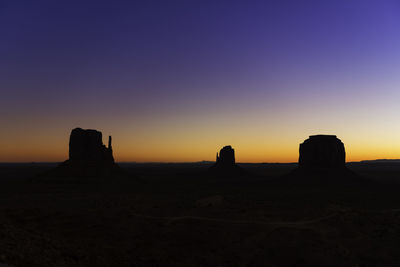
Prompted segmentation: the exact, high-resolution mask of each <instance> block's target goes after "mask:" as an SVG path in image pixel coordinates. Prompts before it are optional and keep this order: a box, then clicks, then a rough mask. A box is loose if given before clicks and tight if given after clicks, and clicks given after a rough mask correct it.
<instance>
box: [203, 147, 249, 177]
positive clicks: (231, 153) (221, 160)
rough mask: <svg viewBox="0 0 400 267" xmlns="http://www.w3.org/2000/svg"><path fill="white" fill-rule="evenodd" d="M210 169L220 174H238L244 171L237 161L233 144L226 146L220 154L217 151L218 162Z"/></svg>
mask: <svg viewBox="0 0 400 267" xmlns="http://www.w3.org/2000/svg"><path fill="white" fill-rule="evenodd" d="M210 170H211V171H213V172H217V173H218V174H228V175H236V174H240V173H242V169H241V168H240V167H239V166H237V165H236V163H235V150H234V149H233V148H232V147H231V146H224V147H223V148H222V149H221V150H220V151H219V154H218V153H217V158H216V162H215V164H214V165H213V166H211V167H210Z"/></svg>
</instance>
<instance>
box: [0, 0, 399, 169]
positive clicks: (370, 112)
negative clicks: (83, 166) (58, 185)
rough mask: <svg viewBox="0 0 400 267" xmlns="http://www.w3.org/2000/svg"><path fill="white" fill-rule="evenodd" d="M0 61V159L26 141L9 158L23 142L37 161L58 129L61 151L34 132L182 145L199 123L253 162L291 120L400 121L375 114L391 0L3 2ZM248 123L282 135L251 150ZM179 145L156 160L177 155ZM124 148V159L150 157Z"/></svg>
mask: <svg viewBox="0 0 400 267" xmlns="http://www.w3.org/2000/svg"><path fill="white" fill-rule="evenodd" d="M0 59H1V60H0V90H1V98H0V112H1V114H2V115H1V123H2V125H3V127H4V129H5V131H3V133H1V135H3V139H4V138H5V139H7V140H8V141H7V143H6V142H5V141H3V143H1V144H2V145H4V146H5V147H6V150H3V151H4V152H3V154H1V153H2V152H0V160H3V161H5V160H17V159H21V160H28V158H27V156H23V150H21V149H19V150H18V151H20V152H18V153H20V154H18V155H14V156H9V155H10V153H11V151H15V150H17V149H15V147H16V146H17V145H20V144H21V142H22V143H23V142H27V143H26V144H25V146H27V147H29V149H30V150H29V151H31V152H29V153H27V155H28V154H29V157H30V158H32V160H41V159H47V158H49V159H50V158H52V157H53V156H54V157H55V158H57V159H58V158H59V157H60V156H59V155H60V153H64V152H63V151H64V150H65V148H64V146H63V145H64V144H63V143H62V144H61V145H58V146H56V145H55V144H58V143H60V142H59V139H57V138H54V137H53V139H54V143H51V142H50V144H51V145H52V146H53V147H56V150H53V149H51V148H50V147H49V148H48V149H47V150H46V149H44V148H43V149H42V150H40V149H39V150H38V147H39V143H40V142H44V141H46V140H47V139H48V138H49V137H48V136H47V137H46V133H43V132H46V131H47V132H48V135H53V134H54V135H56V134H58V135H60V133H63V135H62V136H60V140H64V139H66V136H67V135H68V133H69V131H70V129H71V128H73V127H76V126H80V127H83V128H99V130H101V129H105V131H109V132H112V133H114V134H115V133H116V134H117V135H120V137H121V140H124V141H123V143H122V144H123V145H124V147H130V148H135V147H137V146H139V145H138V144H139V143H146V141H147V142H151V143H154V142H155V140H156V139H157V140H159V141H157V142H164V143H167V144H171V147H174V148H176V147H178V148H179V147H183V148H184V147H186V146H188V145H190V144H191V142H193V140H196V138H198V133H199V132H201V131H204V135H206V136H209V138H208V139H207V140H208V141H210V145H209V147H207V148H208V149H209V150H211V151H210V152H212V153H210V155H213V154H214V152H215V151H214V150H215V149H214V148H215V147H216V146H217V147H218V146H219V145H223V144H224V142H237V143H241V144H242V145H243V146H244V149H246V147H248V150H249V152H248V154H249V156H245V157H243V159H244V160H248V161H254V160H256V159H257V160H259V161H262V160H263V159H271V160H272V159H274V157H273V155H272V152H271V153H270V154H268V153H269V152H268V146H274V145H276V144H278V145H279V144H281V145H283V144H285V143H287V142H286V141H285V140H284V139H282V140H280V139H279V138H277V137H278V136H281V134H279V133H284V132H288V131H290V132H294V133H295V134H296V136H297V137H296V138H298V139H299V140H301V139H304V138H305V137H307V135H308V134H313V133H314V132H316V131H318V132H320V131H334V133H339V134H342V136H343V135H344V136H345V138H348V140H351V141H354V140H355V139H356V138H355V137H354V133H355V131H356V130H358V129H368V128H377V129H378V128H379V129H381V128H382V127H387V128H385V132H391V133H395V132H396V131H397V130H398V128H391V127H393V126H390V125H392V124H390V123H387V125H386V124H385V125H382V120H381V119H379V118H382V117H384V118H387V120H388V121H390V120H394V118H396V117H397V118H398V116H399V115H400V112H399V109H398V107H397V106H396V103H397V102H398V100H399V99H400V93H399V92H400V88H399V85H400V83H399V80H400V79H399V75H398V74H399V71H400V2H399V1H385V0H381V1H379V0H376V1H370V0H364V1H361V0H360V1H352V0H346V1H345V0H338V1H321V0H318V1H295V0H292V1H282V0H279V1H278V0H277V1H204V0H203V1H40V0H38V1H1V2H0ZM351 114H353V116H352V115H351ZM354 114H355V115H354ZM301 121H306V122H309V123H308V124H307V123H306V124H302V123H301ZM328 121H329V122H330V123H327V122H328ZM236 124H237V125H236ZM260 124H264V126H263V127H260ZM270 125H273V128H274V130H273V131H272V132H273V133H271V130H270V129H269V128H268V127H269V126H270ZM290 125H291V126H290ZM288 127H289V128H290V127H293V129H291V128H290V129H289V128H288ZM254 128H255V129H258V131H257V132H258V134H259V138H260V140H261V139H262V138H263V137H262V136H261V134H260V133H259V132H262V131H263V132H264V135H265V138H266V139H271V140H273V139H274V138H277V140H278V142H272V143H271V144H269V143H263V144H262V145H263V146H264V149H265V150H266V152H265V153H264V154H263V152H262V151H259V153H260V156H257V157H253V156H250V154H251V153H250V148H251V147H254V146H255V144H248V143H247V141H245V140H248V139H250V138H251V136H252V134H254V132H253V131H252V129H254ZM39 129H40V130H39ZM232 131H234V132H235V133H236V135H235V136H234V137H233V138H232V139H229V138H225V139H224V137H226V135H227V134H228V135H229V134H232ZM372 131H374V130H372ZM149 132H151V133H154V132H159V133H160V134H159V135H154V136H153V137H152V138H153V139H151V138H150V139H146V138H148V135H149ZM275 132H276V133H275ZM212 133H214V134H215V140H214V139H213V137H212V136H211V135H212ZM128 135H130V136H131V137H132V136H139V137H140V136H142V137H140V138H139V137H138V140H134V138H133V139H131V140H130V139H129V137H128ZM182 135H184V138H182ZM28 136H29V137H28ZM397 136H400V133H397ZM0 137H2V136H0ZM370 137H371V138H378V137H379V138H381V135H380V132H378V133H376V134H375V135H372V136H370ZM390 137H391V136H389V139H390ZM162 138H165V139H164V140H161V139H162ZM185 138H186V139H185ZM255 138H257V134H256V137H255ZM287 138H288V139H287V140H290V141H292V140H294V139H295V135H293V136H287ZM393 138H394V136H393ZM50 139H51V140H53V139H52V138H50ZM398 139H400V138H398ZM23 140H29V142H28V141H23ZM295 140H297V139H295ZM36 142H37V145H34V144H33V143H36ZM157 142H156V143H157ZM128 143H129V144H128ZM294 143H296V145H297V141H296V142H294ZM122 144H121V147H122V146H123V145H122ZM204 144H206V141H205V140H204ZM397 144H399V145H400V143H399V142H398V143H397ZM49 146H50V145H49ZM377 146H378V144H377ZM202 147H204V146H202ZM360 147H361V144H360ZM183 148H182V151H181V152H179V151H178V152H174V153H172V152H168V151H170V149H169V148H168V147H166V148H165V150H166V152H165V155H164V156H163V157H160V159H158V158H154V160H156V159H158V160H168V159H171V160H185V159H187V156H185V154H184V153H187V151H186V150H185V149H183ZM143 149H144V148H143ZM147 149H150V150H152V149H156V148H155V147H154V148H152V146H151V144H149V145H148V147H147ZM295 149H297V148H295ZM295 149H294V150H295ZM383 149H385V148H383ZM133 150H135V151H136V152H135V153H134V152H132V153H131V154H130V152H129V151H128V150H127V151H125V152H121V155H122V156H121V158H122V159H124V160H130V159H132V160H141V159H143V160H152V158H151V156H148V157H141V155H143V151H142V152H140V151H141V150H140V149H133ZM287 150H288V151H286V152H285V153H286V154H290V153H291V152H290V151H291V149H287ZM35 151H37V152H35ZM55 151H62V152H57V153H56V152H55ZM121 151H123V150H122V148H121ZM356 151H357V150H356ZM12 153H14V152H12ZM141 153H142V154H141ZM168 153H171V154H168ZM191 153H192V154H193V158H197V157H199V160H201V159H203V158H204V157H206V154H205V153H206V152H205V151H202V150H201V149H198V148H194V149H193V150H191ZM274 153H275V154H274V155H275V156H276V158H277V160H289V159H292V158H295V157H296V156H297V155H296V154H294V155H293V156H288V155H286V154H282V155H280V154H277V152H276V151H275V152H274ZM371 153H372V152H371ZM371 153H370V154H368V153H367V152H361V151H360V152H358V154H357V153H355V154H354V157H355V158H357V157H362V155H366V156H367V157H368V156H372V154H371ZM379 153H381V154H382V153H384V151H379V152H376V154H377V155H380V154H379ZM390 153H391V154H390V155H396V153H398V156H399V157H400V148H399V150H396V151H391V152H390ZM149 154H150V153H149ZM41 155H46V156H41ZM262 155H265V157H264V158H262ZM285 155H286V156H285ZM290 155H291V154H290ZM201 157H203V158H201ZM30 158H29V159H30ZM190 159H191V158H190Z"/></svg>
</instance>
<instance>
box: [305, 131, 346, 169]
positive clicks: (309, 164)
mask: <svg viewBox="0 0 400 267" xmlns="http://www.w3.org/2000/svg"><path fill="white" fill-rule="evenodd" d="M299 150H300V151H299V152H300V157H299V166H300V168H344V167H345V162H346V152H345V148H344V144H343V143H342V141H340V139H338V138H337V137H336V136H335V135H313V136H310V138H309V139H307V140H305V141H304V142H303V143H302V144H300V149H299Z"/></svg>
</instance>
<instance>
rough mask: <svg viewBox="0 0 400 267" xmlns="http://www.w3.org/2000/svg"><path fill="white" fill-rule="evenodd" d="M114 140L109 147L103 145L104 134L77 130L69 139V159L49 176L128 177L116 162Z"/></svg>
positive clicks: (109, 139)
mask: <svg viewBox="0 0 400 267" xmlns="http://www.w3.org/2000/svg"><path fill="white" fill-rule="evenodd" d="M111 142H112V139H111V136H109V137H108V147H106V146H105V145H104V144H103V140H102V133H101V132H99V131H96V130H90V129H88V130H84V129H81V128H75V129H73V130H72V131H71V135H70V138H69V159H68V160H66V161H64V162H62V163H61V164H60V165H59V166H58V167H57V168H56V169H54V170H53V171H51V172H49V173H48V174H47V175H48V176H56V177H57V176H62V177H65V176H69V177H104V176H115V175H122V176H127V175H128V174H127V173H125V172H124V171H123V170H122V169H121V168H120V167H119V166H118V165H117V164H116V163H115V162H114V157H113V150H112V144H111Z"/></svg>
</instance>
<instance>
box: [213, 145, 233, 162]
mask: <svg viewBox="0 0 400 267" xmlns="http://www.w3.org/2000/svg"><path fill="white" fill-rule="evenodd" d="M216 165H220V166H234V165H235V150H234V149H233V148H232V147H231V146H224V147H223V148H222V149H221V150H220V151H219V155H218V153H217V160H216Z"/></svg>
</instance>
